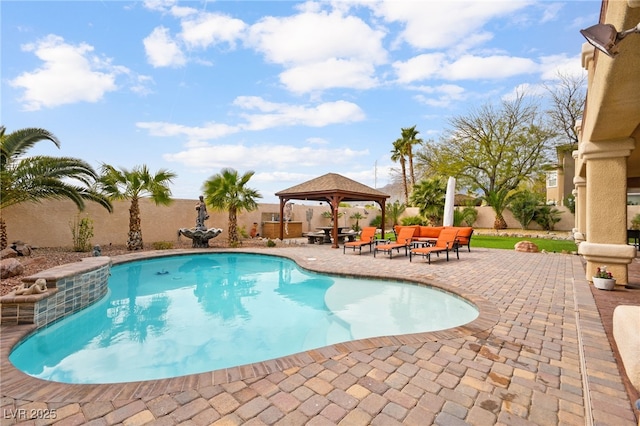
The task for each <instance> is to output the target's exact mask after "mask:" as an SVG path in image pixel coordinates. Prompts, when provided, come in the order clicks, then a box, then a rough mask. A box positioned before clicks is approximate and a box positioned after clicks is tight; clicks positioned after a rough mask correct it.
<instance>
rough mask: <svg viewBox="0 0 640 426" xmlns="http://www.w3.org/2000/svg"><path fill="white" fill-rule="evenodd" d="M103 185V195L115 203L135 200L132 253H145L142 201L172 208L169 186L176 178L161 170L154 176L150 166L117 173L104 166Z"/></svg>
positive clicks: (131, 223) (129, 244)
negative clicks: (145, 199) (148, 199)
mask: <svg viewBox="0 0 640 426" xmlns="http://www.w3.org/2000/svg"><path fill="white" fill-rule="evenodd" d="M101 172H102V175H101V176H100V179H99V181H98V182H99V185H100V187H101V189H102V191H103V192H104V193H105V194H107V195H108V196H109V197H110V198H112V199H114V200H131V205H130V207H129V235H128V238H127V249H128V250H142V249H143V248H144V244H143V241H142V227H141V226H140V198H142V197H150V198H151V200H152V201H153V202H154V203H155V204H156V205H164V206H166V205H169V204H171V202H172V201H173V200H172V199H171V190H170V189H169V184H170V183H171V182H172V181H173V178H175V177H176V174H175V173H173V172H171V171H168V170H165V169H160V170H158V172H157V173H156V174H151V172H150V171H149V168H148V167H147V166H146V165H143V166H136V167H134V168H133V169H131V170H128V169H125V168H120V170H118V169H116V168H115V167H113V166H110V165H108V164H103V165H102V170H101Z"/></svg>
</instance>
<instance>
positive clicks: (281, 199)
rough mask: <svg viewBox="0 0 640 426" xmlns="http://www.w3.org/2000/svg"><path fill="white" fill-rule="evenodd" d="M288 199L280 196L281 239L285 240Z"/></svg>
mask: <svg viewBox="0 0 640 426" xmlns="http://www.w3.org/2000/svg"><path fill="white" fill-rule="evenodd" d="M287 201H288V199H284V198H282V197H280V224H279V225H280V241H284V219H283V215H284V205H285V204H286V203H287Z"/></svg>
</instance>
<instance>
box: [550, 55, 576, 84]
mask: <svg viewBox="0 0 640 426" xmlns="http://www.w3.org/2000/svg"><path fill="white" fill-rule="evenodd" d="M540 61H541V71H542V75H541V78H542V79H543V80H556V79H557V78H558V73H560V74H562V75H566V76H582V75H585V74H586V71H585V69H584V68H582V64H581V62H580V55H576V56H573V57H570V56H566V55H553V56H543V57H542V58H540Z"/></svg>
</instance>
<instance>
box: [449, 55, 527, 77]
mask: <svg viewBox="0 0 640 426" xmlns="http://www.w3.org/2000/svg"><path fill="white" fill-rule="evenodd" d="M536 70H537V64H536V63H535V62H534V61H533V60H531V59H529V58H518V57H513V56H504V55H494V56H486V57H480V56H473V55H464V56H462V57H460V58H458V59H456V61H454V62H452V63H450V64H448V65H447V66H446V67H445V68H444V69H443V70H442V73H443V77H444V76H446V77H448V79H450V80H476V79H490V80H496V79H500V78H507V77H513V76H515V75H520V74H529V73H532V72H535V71H536Z"/></svg>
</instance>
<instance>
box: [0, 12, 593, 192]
mask: <svg viewBox="0 0 640 426" xmlns="http://www.w3.org/2000/svg"><path fill="white" fill-rule="evenodd" d="M600 6H601V2H600V1H566V2H558V1H525V0H508V1H503V2H501V1H493V0H485V1H472V2H463V1H456V0H446V1H445V0H440V1H430V0H423V1H406V0H389V1H388V0H381V1H376V0H338V1H303V2H295V1H268V0H267V1H242V0H235V1H174V0H147V1H108V0H103V1H29V0H20V1H11V0H8V1H7V0H2V1H1V2H0V20H1V27H0V35H1V41H0V43H1V45H0V48H1V65H0V67H1V69H0V71H1V84H2V85H1V97H0V100H1V110H0V124H2V125H4V126H5V127H6V128H7V132H11V131H15V130H19V129H24V128H30V127H38V128H44V129H46V130H48V131H50V132H52V133H53V134H54V135H56V137H57V138H58V139H59V140H60V142H61V147H60V149H57V148H55V146H54V145H53V144H52V143H49V142H47V141H43V142H40V143H38V144H37V145H36V147H34V148H33V149H32V150H30V151H29V153H28V154H29V155H39V154H44V155H55V156H68V157H76V158H81V159H83V160H85V161H87V162H88V163H89V164H91V165H92V166H93V167H94V168H95V169H96V170H99V168H100V166H101V164H103V163H104V164H110V165H113V166H115V167H118V168H127V169H131V168H133V167H136V166H140V165H147V166H148V167H149V169H150V170H151V172H153V173H155V172H156V171H158V170H160V169H169V170H171V171H173V172H174V173H176V174H177V177H176V178H175V179H174V181H173V183H172V184H171V190H172V195H173V197H174V198H182V199H190V198H193V199H196V198H198V196H199V195H200V194H201V191H202V186H203V183H204V182H205V181H206V180H207V179H209V178H210V177H211V176H213V175H215V174H217V173H220V171H221V170H222V169H223V168H233V169H235V170H237V171H238V172H239V173H240V174H243V173H245V172H247V171H254V172H255V175H254V176H253V177H252V179H251V180H250V182H249V184H248V186H249V187H251V188H254V189H257V190H258V191H259V192H260V194H261V195H262V199H261V200H260V202H267V203H274V202H275V203H277V202H278V198H277V197H276V196H275V195H274V194H275V193H276V192H278V191H281V190H283V189H287V188H289V187H291V186H294V185H297V184H299V183H302V182H305V181H307V180H309V179H313V178H315V177H318V176H321V175H324V174H326V173H339V174H342V175H344V176H347V177H349V178H351V179H354V180H356V181H358V182H361V183H363V184H365V185H369V186H371V187H374V188H381V187H383V186H385V185H387V184H388V183H390V181H391V177H392V175H393V173H394V171H393V170H394V169H395V170H396V172H397V169H398V164H397V163H394V162H392V161H391V158H390V157H391V149H392V144H393V142H394V141H395V140H396V139H398V138H399V137H400V132H401V128H403V127H411V126H414V125H415V126H416V129H417V130H418V131H419V132H420V133H419V135H418V136H419V137H420V138H422V139H424V140H429V139H433V140H436V141H437V140H439V138H441V137H442V135H443V134H444V132H445V131H446V130H447V129H448V128H449V120H450V119H451V118H452V117H455V116H461V115H464V114H465V113H467V112H469V111H470V110H471V109H474V108H478V107H479V106H481V105H484V104H487V103H490V104H496V105H497V104H498V103H499V102H501V101H502V100H504V99H509V98H510V97H513V96H514V93H516V92H517V91H519V90H520V91H522V90H524V91H525V92H526V93H528V94H530V95H532V96H539V97H540V102H541V105H542V106H543V107H544V97H543V96H544V93H545V91H544V86H545V85H546V86H547V87H553V85H554V84H555V83H556V82H557V76H558V72H561V73H563V74H565V75H567V74H570V75H578V74H580V73H582V72H584V71H583V70H582V68H581V64H580V51H581V47H582V44H583V43H584V42H585V40H584V38H583V37H582V36H581V35H580V33H579V30H580V29H582V28H586V27H589V26H591V25H594V24H596V23H597V22H598V18H599V13H600Z"/></svg>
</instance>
